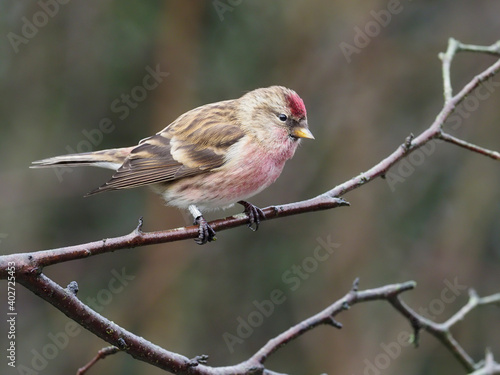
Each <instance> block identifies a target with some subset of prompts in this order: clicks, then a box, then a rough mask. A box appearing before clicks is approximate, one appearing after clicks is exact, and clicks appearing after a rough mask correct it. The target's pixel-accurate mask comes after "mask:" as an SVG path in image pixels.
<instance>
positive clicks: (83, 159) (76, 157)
mask: <svg viewBox="0 0 500 375" xmlns="http://www.w3.org/2000/svg"><path fill="white" fill-rule="evenodd" d="M133 148H134V147H124V148H113V149H109V150H102V151H94V152H84V153H81V154H70V155H61V156H55V157H52V158H47V159H42V160H37V161H34V162H33V163H32V165H31V166H30V168H50V167H79V166H86V165H90V166H94V167H101V168H109V169H114V170H117V169H118V168H119V167H120V166H121V165H122V164H123V162H124V161H125V159H126V158H127V156H128V155H129V154H130V151H132V149H133Z"/></svg>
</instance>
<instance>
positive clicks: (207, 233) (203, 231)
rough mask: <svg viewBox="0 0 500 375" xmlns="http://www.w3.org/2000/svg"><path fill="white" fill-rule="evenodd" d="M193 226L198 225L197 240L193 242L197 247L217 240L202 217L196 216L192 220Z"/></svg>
mask: <svg viewBox="0 0 500 375" xmlns="http://www.w3.org/2000/svg"><path fill="white" fill-rule="evenodd" d="M194 224H195V225H198V238H196V239H195V240H194V242H196V243H197V244H198V245H204V244H206V243H207V242H212V241H215V240H216V239H217V238H216V237H215V231H214V230H213V229H212V227H211V226H210V225H208V223H207V221H206V220H205V219H204V218H203V216H198V217H197V218H196V219H194Z"/></svg>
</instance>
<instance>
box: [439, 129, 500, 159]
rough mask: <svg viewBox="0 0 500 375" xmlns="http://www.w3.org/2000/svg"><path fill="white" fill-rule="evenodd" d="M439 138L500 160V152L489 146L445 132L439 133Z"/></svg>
mask: <svg viewBox="0 0 500 375" xmlns="http://www.w3.org/2000/svg"><path fill="white" fill-rule="evenodd" d="M438 138H439V139H442V140H443V141H446V142H449V143H453V144H454V145H457V146H460V147H463V148H465V149H467V150H469V151H472V152H477V153H478V154H481V155H484V156H488V157H489V158H492V159H495V160H500V152H497V151H493V150H488V149H487V148H484V147H480V146H477V145H475V144H472V143H469V142H467V141H464V140H462V139H459V138H456V137H454V136H452V135H449V134H447V133H445V132H441V133H439V135H438Z"/></svg>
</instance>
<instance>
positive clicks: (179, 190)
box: [32, 86, 314, 244]
mask: <svg viewBox="0 0 500 375" xmlns="http://www.w3.org/2000/svg"><path fill="white" fill-rule="evenodd" d="M300 138H310V139H314V137H313V135H312V133H311V132H310V131H309V129H308V124H307V116H306V108H305V106H304V102H303V101H302V99H301V98H300V97H299V96H298V95H297V93H296V92H295V91H293V90H290V89H287V88H285V87H281V86H271V87H268V88H260V89H256V90H253V91H250V92H248V93H246V94H245V95H243V96H242V97H240V98H238V99H233V100H226V101H222V102H217V103H212V104H206V105H203V106H201V107H198V108H195V109H192V110H191V111H189V112H186V113H184V114H183V115H181V116H179V117H178V118H177V119H176V120H175V121H173V122H172V123H171V124H170V125H168V126H167V127H166V128H165V129H163V130H162V131H160V132H159V133H156V134H155V135H153V136H152V137H149V138H145V139H143V140H141V141H140V142H139V144H138V145H137V146H132V147H124V148H115V149H109V150H103V151H95V152H85V153H81V154H71V155H63V156H56V157H52V158H48V159H43V160H38V161H35V162H33V165H32V167H33V168H41V167H64V166H68V167H75V166H85V165H90V166H95V167H101V168H109V169H113V170H115V171H116V172H115V173H114V175H113V176H112V177H111V179H110V180H109V181H108V182H106V183H105V184H104V185H102V186H100V187H98V188H97V189H95V190H92V191H91V192H90V193H88V194H87V196H89V195H93V194H97V193H101V192H104V191H109V190H119V189H128V188H134V187H138V186H144V185H150V186H151V188H153V190H154V191H155V192H157V193H158V194H160V195H162V196H163V198H164V200H165V202H166V203H167V205H171V206H175V207H178V208H183V209H185V208H187V209H188V210H189V211H190V212H191V214H192V215H193V217H194V223H195V224H197V225H198V226H199V235H198V238H197V239H196V242H197V243H198V244H204V243H206V242H209V241H212V240H214V238H215V232H214V230H213V229H212V228H211V227H210V226H209V225H208V223H207V221H206V220H205V219H204V218H203V216H202V213H201V211H203V210H212V209H219V208H227V207H231V206H232V205H234V204H235V203H239V204H241V205H242V206H243V207H244V212H245V213H246V214H247V215H248V218H249V227H250V228H252V229H253V227H254V226H255V229H254V230H257V228H258V226H259V223H260V220H262V219H265V215H264V213H263V212H262V210H260V209H259V208H258V207H256V206H254V205H252V204H251V203H248V202H246V201H245V200H246V199H248V198H250V197H252V196H254V195H255V194H257V193H259V192H261V191H262V190H263V189H265V188H267V187H268V186H269V185H271V184H272V183H273V182H274V181H276V179H277V178H278V177H279V175H280V174H281V171H282V170H283V167H284V165H285V162H286V161H287V160H288V159H290V158H291V157H292V156H293V154H294V153H295V150H296V149H297V146H298V145H299V142H300ZM200 210H201V211H200Z"/></svg>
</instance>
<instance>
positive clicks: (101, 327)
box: [0, 39, 500, 375]
mask: <svg viewBox="0 0 500 375" xmlns="http://www.w3.org/2000/svg"><path fill="white" fill-rule="evenodd" d="M461 51H470V52H480V53H488V54H491V55H495V56H498V55H500V42H497V43H495V44H493V45H491V46H488V47H483V46H471V45H466V44H462V43H460V42H458V41H456V40H454V39H450V41H449V44H448V48H447V51H446V52H445V53H442V54H440V58H441V60H442V70H443V92H444V97H445V103H444V106H443V108H442V110H441V111H440V112H439V114H438V115H437V116H436V119H435V120H434V122H433V123H432V124H430V126H429V127H428V128H427V129H426V130H425V131H424V132H422V133H421V134H419V135H418V136H416V137H414V136H413V134H412V135H410V136H408V137H407V138H406V140H405V141H404V142H403V143H402V144H401V145H400V146H399V147H398V148H397V149H396V150H395V151H394V152H393V153H391V154H390V155H389V156H387V157H386V158H385V159H383V160H382V161H380V162H379V163H377V164H376V165H374V166H373V167H372V168H370V169H368V170H367V171H366V172H363V173H361V174H359V175H357V176H355V177H353V178H351V179H350V180H348V181H346V182H344V183H342V184H340V185H338V186H336V187H334V188H333V189H331V190H329V191H326V192H325V193H323V194H321V195H318V196H317V197H314V198H311V199H308V200H305V201H301V202H295V203H290V204H285V205H280V206H270V207H267V208H265V209H263V211H264V213H265V215H266V218H267V219H275V218H281V217H285V216H290V215H297V214H301V213H305V212H313V211H318V210H326V209H332V208H336V207H339V206H345V205H348V203H347V202H346V201H345V200H343V199H342V198H340V197H342V196H343V195H345V194H346V193H348V192H350V191H351V190H354V189H357V188H359V187H361V186H363V185H365V184H367V183H368V182H370V181H373V180H374V179H376V178H377V177H384V176H385V175H386V173H387V172H388V171H389V170H390V168H391V167H393V166H394V165H395V164H396V163H397V162H399V161H400V160H402V159H403V158H405V157H407V156H408V155H409V154H410V153H412V152H414V151H415V150H417V149H419V148H420V147H422V146H424V145H425V144H426V143H428V142H429V141H431V140H433V139H437V138H439V139H443V140H445V141H447V142H450V143H452V144H455V145H457V146H460V147H463V148H466V149H468V150H470V151H473V152H477V153H480V154H482V155H485V156H488V157H491V158H493V159H495V160H499V153H498V152H497V151H491V150H487V149H484V148H482V147H479V146H476V145H473V144H470V143H468V142H466V141H463V140H460V139H458V138H455V137H453V136H451V135H449V134H447V133H444V132H443V126H444V124H445V122H446V120H447V119H448V118H449V117H450V115H451V114H453V113H454V111H455V109H456V107H457V106H458V105H459V104H461V103H462V101H463V100H464V99H465V98H466V97H467V95H469V94H471V93H472V92H473V91H474V90H475V89H476V88H477V87H479V85H480V84H481V83H482V82H484V81H486V80H487V79H489V78H491V77H492V76H494V75H495V74H497V73H498V72H499V71H500V59H499V60H497V61H496V62H494V63H493V64H492V65H491V66H490V67H488V68H487V69H486V70H484V71H483V72H481V73H480V74H478V75H477V76H475V77H474V78H473V79H472V80H471V81H470V82H469V83H468V84H466V85H465V86H464V87H463V88H462V89H461V90H460V91H459V92H458V93H457V94H456V95H453V89H452V85H451V78H450V67H451V63H452V61H453V59H454V57H455V55H456V53H458V52H461ZM248 222H249V217H248V216H247V215H246V214H239V215H234V216H229V217H226V218H222V219H218V220H215V221H212V222H211V223H210V226H211V227H212V228H213V229H214V230H216V231H222V230H226V229H230V228H234V227H237V226H242V225H246V224H248ZM141 228H142V218H141V220H140V221H139V225H138V226H137V228H136V229H135V230H134V231H132V232H131V233H130V234H128V235H124V236H120V237H115V238H108V239H104V240H100V241H94V242H90V243H87V244H80V245H76V246H68V247H63V248H59V249H51V250H45V251H35V252H25V253H20V254H11V255H5V256H1V257H0V279H6V278H8V275H9V272H13V271H12V267H14V268H15V273H16V280H17V281H18V282H19V283H20V284H22V285H23V286H25V287H26V288H27V289H29V290H31V291H32V292H33V293H35V294H36V295H38V296H40V297H41V298H43V299H44V300H46V301H47V302H49V303H50V304H52V305H54V306H55V307H56V308H58V309H59V310H60V311H62V312H63V313H64V314H66V315H67V316H68V317H70V318H71V319H73V320H74V321H76V322H78V323H79V324H80V325H82V326H83V327H84V328H86V329H87V330H89V331H90V332H92V333H94V334H95V335H97V336H98V337H100V338H102V339H103V340H104V341H106V342H108V343H110V344H112V345H113V346H114V347H116V348H117V350H120V351H124V352H126V353H128V354H130V355H131V356H132V357H134V358H136V359H139V360H141V361H144V362H147V363H150V364H152V365H154V366H157V367H159V368H161V369H164V370H167V371H170V372H172V373H176V374H218V375H224V374H242V375H243V374H269V375H272V374H275V375H277V374H278V373H275V372H272V371H270V370H267V369H265V368H264V365H263V364H264V362H265V360H266V359H267V358H268V357H269V356H270V355H271V354H273V353H274V352H276V351H277V350H278V349H279V348H280V347H282V346H283V345H285V344H286V343H288V342H290V341H291V340H293V339H295V338H297V337H300V336H301V335H302V334H304V333H305V332H307V331H309V330H311V329H312V328H314V327H317V326H319V325H323V324H328V325H331V326H334V327H337V328H340V327H341V324H340V323H339V322H337V321H336V320H335V319H334V318H335V316H336V315H337V314H338V313H340V312H341V311H343V310H345V309H347V308H348V307H350V306H352V305H354V304H355V303H358V302H366V301H371V300H377V299H378V300H384V299H385V300H388V301H389V302H390V303H391V304H392V305H393V306H394V307H395V308H396V309H397V310H398V311H399V312H400V313H401V314H403V316H405V317H406V318H407V319H409V321H410V323H411V325H412V327H413V328H414V330H415V334H416V337H417V338H418V333H419V332H420V330H422V329H424V330H426V331H428V332H429V333H431V334H432V335H433V336H435V337H436V338H437V339H438V340H440V341H441V342H442V343H443V345H445V346H446V347H447V348H448V349H449V350H450V352H451V353H452V354H453V355H454V356H455V357H456V359H457V360H458V361H459V362H460V363H461V364H462V365H463V366H464V368H466V369H467V371H475V372H474V374H476V375H477V374H490V373H498V367H499V366H498V364H496V363H495V362H494V360H493V356H492V355H491V354H487V356H486V360H485V362H484V364H482V363H479V364H478V363H475V362H474V361H473V359H472V358H471V357H470V356H469V355H468V354H467V353H466V352H465V350H464V349H463V348H462V347H461V346H460V345H459V343H458V342H457V341H456V340H455V339H454V337H453V336H452V334H451V332H450V328H451V327H452V326H453V325H454V324H455V323H456V322H458V321H460V320H461V319H463V318H464V317H465V316H466V315H467V314H468V313H469V312H470V311H471V310H472V309H474V308H476V307H477V306H480V305H488V304H493V303H498V301H499V299H500V295H493V296H489V297H483V298H479V297H477V295H475V293H473V292H471V295H470V300H469V302H468V304H467V305H465V306H464V307H463V308H462V309H461V310H460V311H459V312H457V313H456V314H455V315H454V316H453V317H451V318H450V319H449V320H448V321H447V322H445V323H441V324H438V323H435V322H432V321H430V320H428V319H426V318H424V317H422V316H420V315H418V314H417V313H415V311H413V310H412V309H411V308H409V307H408V306H407V305H406V304H405V303H404V302H402V301H401V300H400V298H399V295H400V293H402V292H403V291H406V290H409V289H412V288H414V283H413V282H408V283H403V284H394V285H387V286H385V287H381V288H378V289H372V290H366V291H358V288H357V282H355V283H354V285H353V287H352V290H351V291H350V292H349V293H348V294H346V295H345V296H344V297H343V298H342V299H341V300H339V301H337V302H335V303H334V304H333V305H331V306H329V307H328V308H327V309H325V310H323V311H322V312H320V313H318V314H316V315H314V316H312V317H310V318H308V319H306V320H304V321H303V322H301V323H299V324H297V325H295V326H294V327H292V328H290V329H289V330H287V331H286V332H283V333H282V334H281V335H278V336H277V337H276V338H274V339H271V340H270V341H269V342H268V343H267V344H266V345H265V346H264V347H263V348H261V349H260V350H259V351H257V353H255V354H254V356H252V357H251V358H250V359H249V360H247V361H245V362H242V363H240V364H238V365H234V366H228V367H219V368H214V367H209V366H206V365H205V363H204V362H205V361H206V358H205V357H203V356H198V357H196V358H195V359H188V358H187V357H184V356H182V355H180V354H177V353H173V352H170V351H168V350H165V349H163V348H160V347H158V346H156V345H154V344H152V343H150V342H148V341H147V340H145V339H143V338H141V337H139V336H137V335H134V334H133V333H131V332H129V331H127V330H125V329H123V328H122V327H120V326H118V325H116V324H115V323H113V322H111V321H109V320H108V319H106V318H104V317H103V316H101V315H99V314H98V313H96V312H95V311H93V310H92V309H90V308H89V307H88V306H86V305H85V304H83V303H82V302H81V301H80V300H79V299H78V298H77V297H76V292H77V286H76V283H75V284H73V285H72V286H71V287H68V288H66V289H65V288H62V287H61V286H60V285H58V284H57V283H55V282H54V281H52V280H51V279H49V278H48V277H47V276H45V275H44V274H43V273H42V271H43V268H44V267H47V266H50V265H53V264H57V263H61V262H66V261H70V260H75V259H81V258H86V257H89V256H93V255H99V254H103V253H107V252H111V251H115V250H119V249H127V248H134V247H138V246H146V245H151V244H157V243H166V242H173V241H179V240H183V239H188V238H196V237H197V236H198V227H197V226H189V227H181V228H176V229H170V230H165V231H158V232H143V231H142V229H141ZM12 262H14V264H15V266H12ZM9 266H10V267H9ZM111 352H112V350H111V349H110V353H104V354H98V355H97V357H96V358H94V359H93V360H92V361H91V362H90V363H89V364H88V365H87V366H85V367H84V368H83V370H82V371H84V372H85V371H86V368H89V367H91V366H92V365H93V363H95V362H96V361H97V360H98V359H100V358H102V357H103V356H104V355H107V354H111ZM480 367H481V369H479V368H480ZM478 371H479V372H478ZM481 371H482V372H481ZM488 371H489V372H488ZM495 371H496V372H495Z"/></svg>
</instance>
